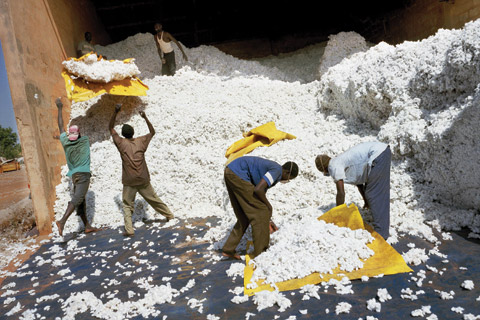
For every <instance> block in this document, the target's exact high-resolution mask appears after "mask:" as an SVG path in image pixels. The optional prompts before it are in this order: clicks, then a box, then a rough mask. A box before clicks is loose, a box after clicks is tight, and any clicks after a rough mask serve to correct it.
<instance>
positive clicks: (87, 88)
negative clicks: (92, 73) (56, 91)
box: [62, 54, 149, 102]
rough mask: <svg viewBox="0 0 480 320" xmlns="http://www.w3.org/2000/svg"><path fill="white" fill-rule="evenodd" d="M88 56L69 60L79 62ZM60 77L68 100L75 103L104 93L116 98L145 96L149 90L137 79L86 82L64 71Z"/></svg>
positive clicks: (127, 60) (126, 61) (128, 60)
mask: <svg viewBox="0 0 480 320" xmlns="http://www.w3.org/2000/svg"><path fill="white" fill-rule="evenodd" d="M88 55H89V54H86V55H84V56H82V57H81V58H78V59H77V58H70V59H73V60H75V61H81V60H83V59H85V58H86V57H87V56H88ZM130 60H131V59H126V60H123V62H125V63H128V62H130ZM62 77H63V79H64V80H65V89H66V90H67V97H68V99H70V100H72V101H75V102H80V101H86V100H89V99H91V98H93V97H96V96H99V95H101V94H104V93H109V94H113V95H117V96H146V95H147V90H148V89H149V88H148V86H147V85H146V84H144V83H143V82H142V81H140V79H138V78H137V77H131V78H128V79H124V80H115V81H111V82H109V83H98V82H90V81H89V82H87V81H85V80H84V79H82V78H78V77H76V76H74V75H72V74H70V73H69V72H68V71H67V70H65V69H63V71H62Z"/></svg>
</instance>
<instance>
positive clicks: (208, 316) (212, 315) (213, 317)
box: [207, 314, 220, 320]
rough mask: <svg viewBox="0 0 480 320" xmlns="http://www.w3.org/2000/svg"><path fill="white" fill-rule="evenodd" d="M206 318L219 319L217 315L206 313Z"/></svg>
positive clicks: (210, 319) (208, 319)
mask: <svg viewBox="0 0 480 320" xmlns="http://www.w3.org/2000/svg"><path fill="white" fill-rule="evenodd" d="M207 320H220V317H217V316H216V315H214V314H209V315H207Z"/></svg>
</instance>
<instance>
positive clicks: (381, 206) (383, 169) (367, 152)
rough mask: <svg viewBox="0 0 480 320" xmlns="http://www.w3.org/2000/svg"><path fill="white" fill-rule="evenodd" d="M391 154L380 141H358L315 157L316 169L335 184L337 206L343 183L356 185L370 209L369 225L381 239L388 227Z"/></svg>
mask: <svg viewBox="0 0 480 320" xmlns="http://www.w3.org/2000/svg"><path fill="white" fill-rule="evenodd" d="M391 157H392V153H391V152H390V147H389V146H388V145H387V144H384V143H381V142H375V141H374V142H364V143H360V144H358V145H356V146H354V147H352V148H350V149H348V150H347V151H345V152H344V153H342V154H340V155H339V156H337V157H335V158H333V159H331V158H330V157H329V156H328V155H326V154H322V155H319V156H317V158H316V159H315V165H316V166H317V169H318V170H319V171H320V172H322V173H323V174H324V175H330V176H332V178H333V180H334V181H335V184H336V186H337V198H336V202H337V206H339V205H341V204H343V203H344V202H345V189H344V183H348V184H353V185H356V186H357V188H358V190H359V191H360V194H361V195H362V197H363V200H364V201H365V206H364V208H370V210H371V212H372V216H373V227H374V229H375V231H377V232H378V233H379V234H380V235H381V236H382V237H383V238H384V239H387V238H388V237H389V228H390V163H391Z"/></svg>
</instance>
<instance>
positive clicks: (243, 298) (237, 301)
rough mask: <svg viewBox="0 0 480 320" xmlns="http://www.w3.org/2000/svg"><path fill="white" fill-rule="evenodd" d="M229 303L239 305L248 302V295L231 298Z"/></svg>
mask: <svg viewBox="0 0 480 320" xmlns="http://www.w3.org/2000/svg"><path fill="white" fill-rule="evenodd" d="M230 301H232V302H233V303H235V304H240V303H244V302H247V301H248V295H243V296H240V295H238V296H235V297H233V298H232V299H231V300H230Z"/></svg>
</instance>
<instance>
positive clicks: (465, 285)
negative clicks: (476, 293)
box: [462, 280, 475, 290]
mask: <svg viewBox="0 0 480 320" xmlns="http://www.w3.org/2000/svg"><path fill="white" fill-rule="evenodd" d="M474 287H475V286H474V284H473V281H472V280H465V281H463V282H462V288H464V289H467V290H473V288H474Z"/></svg>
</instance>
